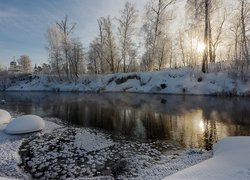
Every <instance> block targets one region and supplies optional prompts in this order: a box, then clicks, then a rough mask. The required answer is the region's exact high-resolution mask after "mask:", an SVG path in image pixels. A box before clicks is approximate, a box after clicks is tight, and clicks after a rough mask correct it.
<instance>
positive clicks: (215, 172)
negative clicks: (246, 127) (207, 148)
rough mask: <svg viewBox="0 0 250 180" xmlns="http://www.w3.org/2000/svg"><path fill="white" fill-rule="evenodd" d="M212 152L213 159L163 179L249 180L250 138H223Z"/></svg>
mask: <svg viewBox="0 0 250 180" xmlns="http://www.w3.org/2000/svg"><path fill="white" fill-rule="evenodd" d="M213 152H214V156H213V158H211V159H208V160H206V161H204V162H202V163H200V164H196V165H195V166H192V167H189V168H187V169H185V170H183V171H180V172H178V173H176V174H174V175H172V176H169V177H166V178H165V179H166V180H172V179H173V180H175V179H186V180H189V179H192V180H194V179H197V180H198V179H206V180H210V179H211V180H217V179H218V180H224V179H225V180H230V179H232V180H234V179H241V180H245V179H246V180H247V179H250V156H249V152H250V137H228V138H224V139H222V140H220V141H219V142H218V143H217V144H215V146H214V149H213Z"/></svg>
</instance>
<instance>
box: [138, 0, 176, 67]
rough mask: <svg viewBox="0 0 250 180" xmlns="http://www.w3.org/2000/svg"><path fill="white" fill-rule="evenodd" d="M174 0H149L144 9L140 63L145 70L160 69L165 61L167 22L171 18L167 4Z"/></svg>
mask: <svg viewBox="0 0 250 180" xmlns="http://www.w3.org/2000/svg"><path fill="white" fill-rule="evenodd" d="M173 3H175V0H157V1H153V0H151V1H150V2H149V3H147V5H146V7H145V9H146V14H145V17H146V18H145V22H144V24H143V28H142V30H143V32H144V35H145V53H144V55H143V59H142V64H143V65H144V69H145V70H153V69H161V68H162V67H164V63H166V58H167V57H166V56H167V55H166V52H167V51H166V50H167V49H168V48H166V46H167V42H168V37H167V36H168V33H167V29H168V28H167V22H168V21H169V20H172V14H171V13H170V11H169V9H168V8H169V6H170V5H172V4H173Z"/></svg>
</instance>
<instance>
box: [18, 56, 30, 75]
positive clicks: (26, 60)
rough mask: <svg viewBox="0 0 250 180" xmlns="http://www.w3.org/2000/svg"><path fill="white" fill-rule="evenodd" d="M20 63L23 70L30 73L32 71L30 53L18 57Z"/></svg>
mask: <svg viewBox="0 0 250 180" xmlns="http://www.w3.org/2000/svg"><path fill="white" fill-rule="evenodd" d="M18 63H19V65H21V66H22V70H23V72H27V73H30V72H32V62H31V60H30V57H29V56H28V55H21V56H20V58H19V59H18Z"/></svg>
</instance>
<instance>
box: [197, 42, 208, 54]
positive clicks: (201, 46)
mask: <svg viewBox="0 0 250 180" xmlns="http://www.w3.org/2000/svg"><path fill="white" fill-rule="evenodd" d="M205 47H206V45H205V44H204V43H202V42H199V43H198V44H197V48H196V50H197V52H199V53H202V52H203V51H204V50H205Z"/></svg>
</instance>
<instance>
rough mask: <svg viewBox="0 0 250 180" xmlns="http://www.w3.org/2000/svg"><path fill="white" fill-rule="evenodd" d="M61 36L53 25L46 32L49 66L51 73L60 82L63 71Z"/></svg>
mask: <svg viewBox="0 0 250 180" xmlns="http://www.w3.org/2000/svg"><path fill="white" fill-rule="evenodd" d="M62 40H63V34H62V33H61V32H60V30H59V29H58V27H57V26H56V25H53V26H51V27H49V28H48V30H47V41H48V45H47V47H46V49H47V50H48V53H49V59H50V65H51V68H52V72H53V73H56V74H57V75H58V77H59V79H60V80H62V77H61V76H62V73H63V72H62V69H63V63H64V62H63V57H62V56H63V50H62V47H61V46H62Z"/></svg>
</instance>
